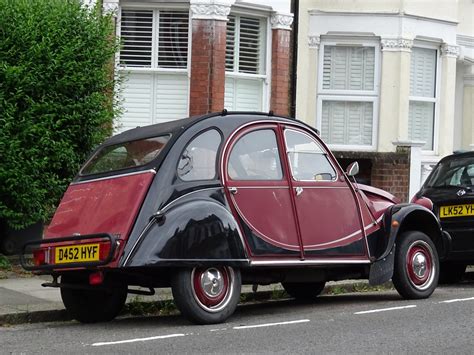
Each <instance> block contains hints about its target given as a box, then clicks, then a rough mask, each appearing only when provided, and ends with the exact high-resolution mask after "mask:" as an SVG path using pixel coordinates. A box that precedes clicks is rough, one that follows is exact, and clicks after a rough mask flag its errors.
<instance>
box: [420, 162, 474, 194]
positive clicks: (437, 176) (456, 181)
mask: <svg viewBox="0 0 474 355" xmlns="http://www.w3.org/2000/svg"><path fill="white" fill-rule="evenodd" d="M473 184H474V157H465V158H459V159H450V160H448V161H445V162H443V163H440V164H439V165H437V166H436V168H435V171H434V172H433V174H432V175H431V176H430V178H429V180H428V181H427V182H426V186H428V187H450V186H455V187H459V186H463V187H471V186H473Z"/></svg>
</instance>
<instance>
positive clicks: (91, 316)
mask: <svg viewBox="0 0 474 355" xmlns="http://www.w3.org/2000/svg"><path fill="white" fill-rule="evenodd" d="M82 279H83V278H78V277H77V276H75V275H74V276H72V275H63V276H62V277H61V283H62V284H76V285H81V284H84V285H88V284H86V282H85V281H83V280H82ZM61 298H62V300H63V303H64V307H66V310H67V311H68V312H69V314H70V315H71V316H72V317H73V318H74V319H76V320H78V321H79V322H81V323H97V322H107V321H111V320H112V319H114V318H115V317H116V316H117V315H118V314H119V313H120V311H121V310H122V308H123V305H124V304H125V301H126V299H127V286H126V285H123V286H119V287H117V286H114V287H110V289H106V290H104V289H100V290H93V289H76V288H63V287H61Z"/></svg>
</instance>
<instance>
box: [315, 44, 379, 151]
mask: <svg viewBox="0 0 474 355" xmlns="http://www.w3.org/2000/svg"><path fill="white" fill-rule="evenodd" d="M379 65H380V64H379V45H378V43H375V42H374V43H365V44H355V43H347V42H344V43H337V42H329V41H323V42H322V44H321V53H320V66H319V72H320V80H319V88H318V92H319V94H318V118H317V127H318V128H319V129H320V131H321V136H322V138H323V139H324V140H325V142H327V143H328V144H329V145H330V146H331V147H332V148H333V149H342V150H344V149H356V150H357V149H375V145H376V142H375V139H376V126H377V122H376V117H377V107H378V91H379V87H378V86H379V85H378V71H379Z"/></svg>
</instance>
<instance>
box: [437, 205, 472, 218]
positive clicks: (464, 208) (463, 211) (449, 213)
mask: <svg viewBox="0 0 474 355" xmlns="http://www.w3.org/2000/svg"><path fill="white" fill-rule="evenodd" d="M439 216H440V218H447V217H466V216H474V204H471V205H453V206H441V208H440V210H439Z"/></svg>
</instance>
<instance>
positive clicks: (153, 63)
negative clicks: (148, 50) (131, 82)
mask: <svg viewBox="0 0 474 355" xmlns="http://www.w3.org/2000/svg"><path fill="white" fill-rule="evenodd" d="M123 9H125V10H151V11H153V32H152V42H155V41H156V43H157V45H158V36H159V33H158V29H159V25H160V24H159V16H158V17H157V16H156V15H155V12H159V11H160V10H166V11H169V10H176V11H186V10H187V11H188V16H189V24H188V60H187V63H186V68H158V67H157V64H158V53H157V52H156V51H152V54H151V56H152V57H151V68H140V67H127V66H125V65H121V64H120V51H118V52H117V54H116V56H115V58H116V60H115V66H116V68H118V70H120V71H125V72H131V73H132V72H162V73H168V74H169V73H186V72H187V73H188V76H189V73H190V68H191V43H192V21H191V15H190V12H189V11H190V10H189V7H187V6H179V5H174V6H169V5H168V6H166V4H133V5H132V6H127V5H125V6H119V11H118V15H117V26H116V30H115V33H116V36H117V38H118V39H119V40H120V34H121V32H122V26H121V25H122V10H123Z"/></svg>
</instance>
